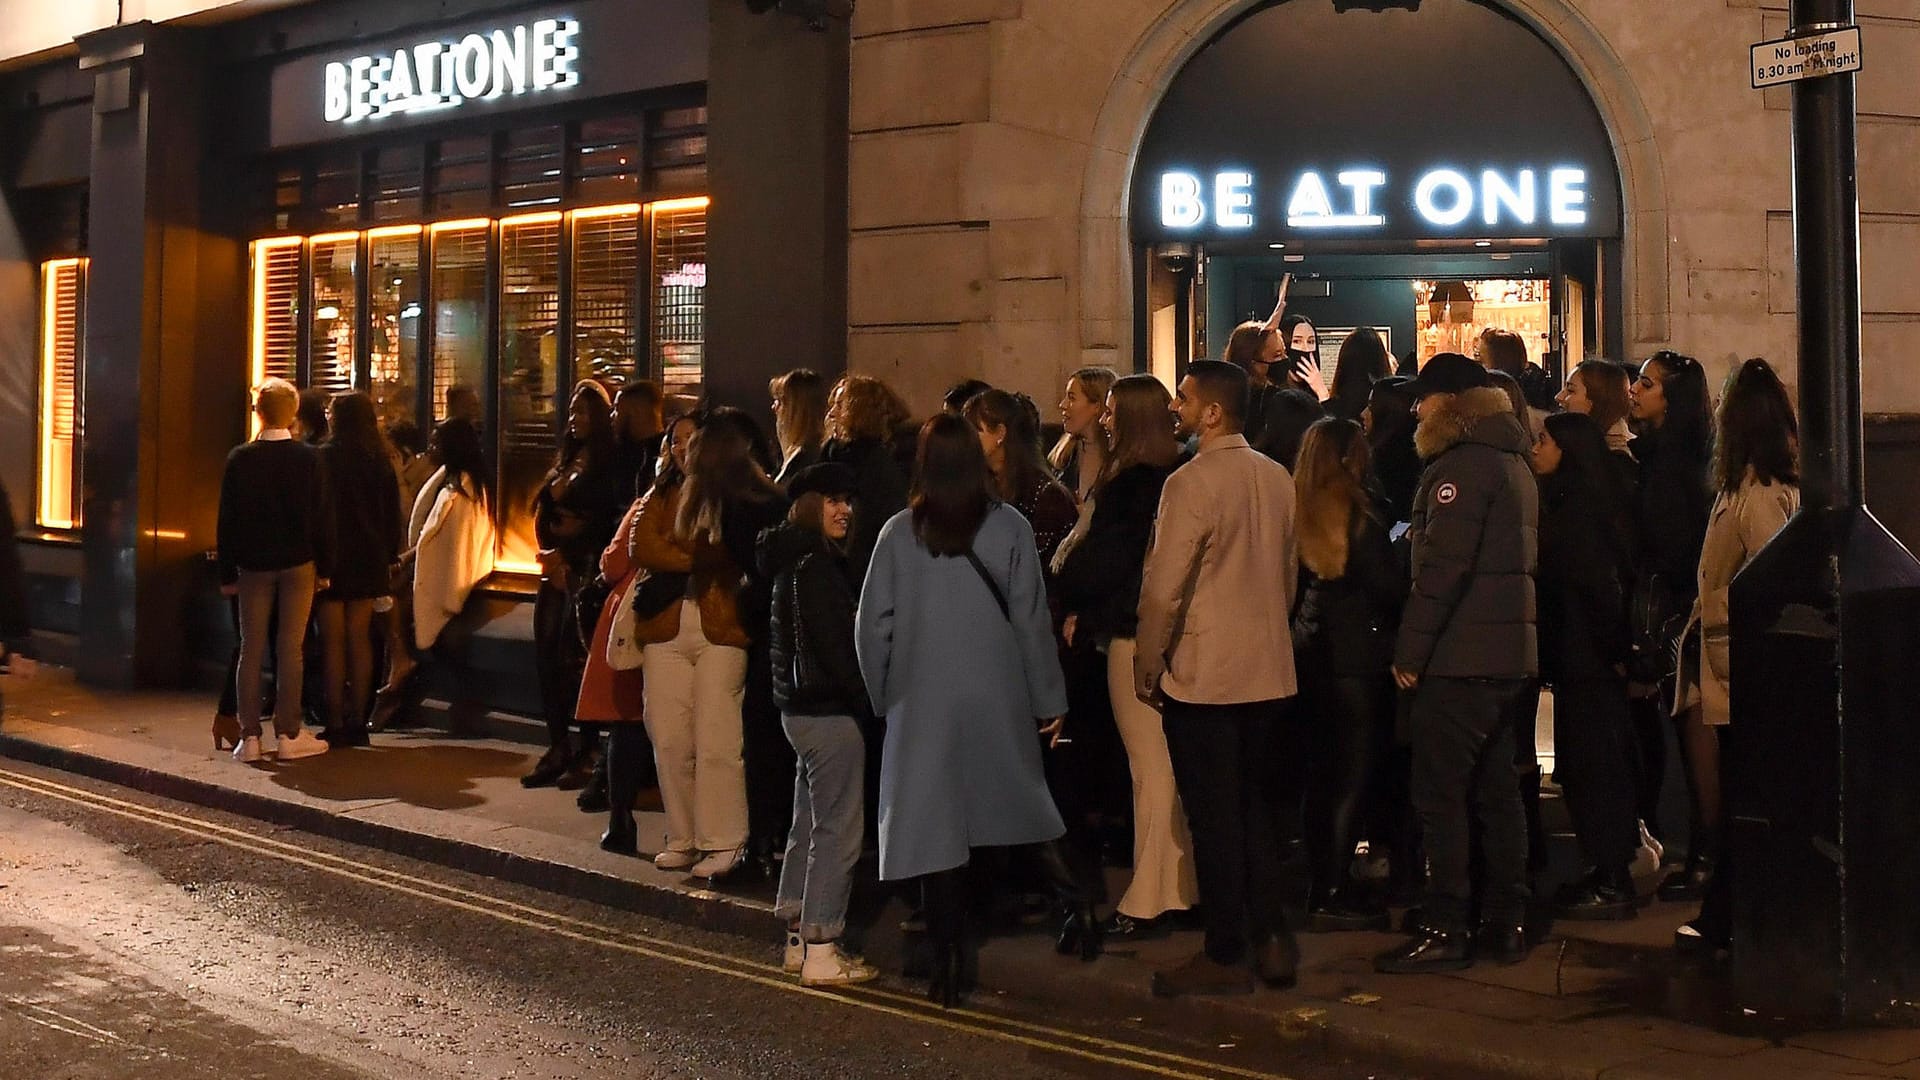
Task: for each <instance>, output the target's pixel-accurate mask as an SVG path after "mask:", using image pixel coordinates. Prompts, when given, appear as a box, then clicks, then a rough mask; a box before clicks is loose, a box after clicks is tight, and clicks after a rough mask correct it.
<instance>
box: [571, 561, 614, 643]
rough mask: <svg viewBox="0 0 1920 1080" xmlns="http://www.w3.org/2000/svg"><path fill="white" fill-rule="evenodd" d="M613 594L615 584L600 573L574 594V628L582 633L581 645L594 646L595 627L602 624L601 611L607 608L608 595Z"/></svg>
mask: <svg viewBox="0 0 1920 1080" xmlns="http://www.w3.org/2000/svg"><path fill="white" fill-rule="evenodd" d="M612 594H613V586H612V585H609V584H607V581H606V579H605V578H603V577H600V576H599V575H598V574H596V575H594V578H593V580H592V581H589V582H587V583H586V584H585V585H582V586H580V591H579V592H578V593H575V594H574V598H573V628H574V631H575V632H576V633H578V634H579V635H580V644H581V645H584V646H586V647H587V648H592V647H593V631H594V628H595V627H597V626H599V625H600V613H601V612H602V611H604V610H606V607H607V597H609V596H611V595H612Z"/></svg>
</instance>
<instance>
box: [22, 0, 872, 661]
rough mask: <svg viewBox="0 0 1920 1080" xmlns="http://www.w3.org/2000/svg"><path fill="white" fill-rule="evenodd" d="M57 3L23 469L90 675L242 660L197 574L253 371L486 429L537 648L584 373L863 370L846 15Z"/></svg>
mask: <svg viewBox="0 0 1920 1080" xmlns="http://www.w3.org/2000/svg"><path fill="white" fill-rule="evenodd" d="M149 6H151V5H149ZM48 7H49V6H48V5H38V4H28V3H18V4H13V3H9V4H5V5H0V23H6V24H7V25H8V27H9V29H8V31H7V36H6V37H4V38H0V43H4V44H5V45H6V46H7V47H9V48H13V49H17V50H32V51H31V52H29V53H28V54H26V55H16V56H13V57H11V58H0V440H4V445H3V446H0V463H4V464H3V466H0V467H4V475H3V476H0V479H4V481H5V483H6V486H7V488H8V489H9V491H10V492H11V493H12V495H13V498H14V501H15V505H16V511H17V516H18V517H19V519H20V520H21V521H22V522H23V523H25V524H27V525H28V526H29V530H28V533H27V536H26V539H27V541H28V543H27V549H28V550H27V558H26V561H27V563H28V569H29V577H30V583H31V586H32V590H33V596H34V606H35V620H36V625H37V626H38V627H40V628H42V629H44V630H46V631H49V632H50V640H51V641H52V642H53V643H55V645H56V646H66V647H67V651H70V653H71V658H72V659H73V661H74V662H75V664H76V666H77V667H78V668H79V670H80V673H81V675H82V677H83V678H86V679H89V680H90V681H95V682H100V683H106V684H134V683H140V684H163V685H164V684H171V683H179V682H183V681H204V679H205V678H206V677H207V675H208V674H209V673H214V672H218V671H219V670H221V669H222V668H223V666H224V661H223V660H222V657H223V655H224V653H225V651H226V648H227V642H228V641H229V640H230V636H231V632H230V628H229V627H228V625H227V620H226V617H225V614H224V611H223V605H222V604H221V603H220V601H219V600H218V597H217V590H216V589H215V587H214V586H215V583H214V581H213V580H212V578H211V577H210V576H209V573H208V565H207V561H206V556H207V552H208V549H209V548H210V547H211V546H212V543H213V531H214V526H215V513H216V509H217V503H218V498H217V496H218V488H219V478H220V473H221V466H222V462H223V460H224V457H225V454H226V452H227V449H228V448H229V447H231V446H232V445H233V444H234V443H236V442H239V441H241V440H243V439H245V438H246V437H248V435H249V433H250V431H251V427H250V424H251V420H250V417H249V415H248V388H249V387H250V386H253V385H255V384H257V383H258V382H259V381H260V380H262V379H263V378H266V377H269V376H279V377H283V378H287V379H290V380H292V381H294V382H295V383H297V384H298V385H300V386H302V387H312V388H318V389H320V390H324V391H337V390H342V389H347V388H356V389H361V390H365V391H367V392H368V393H369V394H371V395H372V397H373V398H374V400H375V403H376V407H377V409H378V410H379V412H380V414H381V417H382V419H383V421H385V423H386V425H387V426H388V428H389V430H398V429H400V428H401V427H403V426H405V425H411V426H413V427H415V428H417V429H420V430H425V429H426V428H428V427H430V426H431V425H432V424H433V423H435V422H437V421H439V420H441V419H443V418H445V417H446V416H447V415H448V414H449V411H450V410H461V411H470V412H471V413H472V414H473V416H474V418H475V419H477V420H478V421H479V422H480V423H481V424H482V426H483V428H484V430H485V431H486V432H487V433H488V446H489V451H490V454H491V456H492V465H493V470H494V477H493V479H494V482H495V490H496V498H495V503H496V515H497V517H498V518H499V520H498V522H497V524H498V527H499V533H500V537H501V541H500V550H499V551H498V553H497V561H498V565H499V567H500V572H499V573H497V574H496V575H495V577H494V579H493V581H491V582H490V583H489V588H488V590H487V596H486V600H485V602H487V603H491V604H493V605H495V607H496V609H497V611H498V614H499V616H500V617H499V618H497V619H495V620H494V621H495V623H497V624H498V626H497V628H496V629H495V633H496V634H498V635H500V636H502V637H503V638H505V639H506V640H508V641H512V640H513V639H516V638H525V637H526V636H528V635H527V633H526V630H527V615H528V613H527V611H526V607H527V605H526V604H525V603H524V602H523V601H524V600H525V598H526V597H527V595H528V594H529V589H530V587H531V585H532V584H533V580H534V575H535V574H537V570H538V567H537V563H536V562H535V559H534V555H535V552H534V544H533V539H532V523H531V501H532V498H533V495H534V493H535V492H536V491H537V489H538V486H539V484H540V482H541V479H542V477H543V475H544V474H545V473H546V471H547V469H548V468H549V467H550V466H551V464H552V460H553V456H554V452H555V447H556V445H557V441H558V436H559V433H560V427H561V425H562V424H563V423H564V417H565V414H566V400H567V397H568V396H569V393H570V390H571V387H572V385H573V384H574V383H575V382H576V381H578V380H581V379H585V378H597V379H599V380H601V381H602V382H603V383H605V384H607V385H608V386H609V387H617V386H618V385H619V384H621V383H623V382H625V381H628V380H632V379H637V378H652V379H656V380H658V381H660V382H662V383H664V384H665V386H666V389H667V390H668V391H669V392H670V393H673V394H678V395H683V396H685V397H687V398H707V399H710V400H714V401H724V402H730V403H736V404H741V405H747V406H752V407H758V408H762V409H764V408H765V405H766V383H767V380H768V379H769V378H770V377H772V376H773V375H775V374H777V373H779V372H780V371H783V370H785V369H787V368H789V367H794V366H810V367H816V368H820V369H823V370H828V371H837V370H839V369H841V368H842V367H843V366H844V359H843V343H844V327H845V325H846V321H845V299H844V296H845V291H844V290H845V273H844V270H843V269H842V267H843V265H844V252H845V243H844V237H845V231H846V226H845V211H844V206H845V200H844V187H845V184H844V179H843V176H844V158H845V152H846V149H845V148H846V128H845V115H846V106H845V72H846V63H847V60H846V36H845V28H844V24H842V25H841V26H840V27H839V29H838V32H837V33H836V32H834V29H833V28H832V27H829V28H828V30H827V31H825V32H816V31H814V30H811V29H809V28H808V27H806V26H805V25H804V24H803V23H802V22H801V21H800V20H797V19H790V18H785V17H756V16H755V15H754V14H753V12H752V11H751V10H749V9H748V7H747V6H746V5H744V4H740V3H737V2H733V0H728V2H720V0H714V2H712V3H709V2H708V0H658V2H655V3H649V4H647V5H644V7H643V8H636V7H634V6H633V5H630V4H626V3H624V2H621V0H576V2H570V3H551V2H546V3H533V4H528V3H500V2H474V0H469V2H454V3H435V4H408V3H399V4H395V3H385V2H370V0H337V2H330V3H315V4H304V5H294V6H281V7H278V8H275V9H273V10H270V11H268V12H266V13H264V14H263V13H260V12H259V10H258V8H256V7H254V6H251V5H247V6H237V5H236V6H228V5H221V4H199V5H173V8H174V9H177V10H168V11H166V12H159V11H142V12H135V13H131V15H129V17H128V19H127V20H126V21H121V22H119V23H116V24H112V25H101V26H88V25H83V24H82V23H83V22H84V15H83V13H79V12H76V11H74V10H70V9H63V10H65V11H66V14H65V15H62V16H61V17H59V18H55V17H54V16H53V13H51V12H49V11H46V10H44V9H46V8H48ZM13 8H19V9H22V18H21V19H18V20H15V19H13V18H12V16H13V14H14V12H13V11H12V10H10V9H13ZM28 8H32V9H35V10H34V11H32V12H28V11H26V10H25V9H28ZM141 14H145V15H147V16H148V18H145V19H142V18H139V16H140V15H141ZM36 17H37V20H38V21H36ZM75 20H80V22H76V21H75ZM717 106H724V110H723V111H722V110H720V109H717V108H716V107H717ZM717 111H720V112H722V117H721V118H716V115H715V114H716V112H717ZM710 268H711V271H710ZM710 328H711V329H710ZM723 353H724V354H725V355H728V356H730V357H732V359H731V360H730V361H729V362H728V363H726V364H717V363H714V362H713V359H712V358H713V357H714V356H716V355H719V354H723ZM522 651H524V650H522Z"/></svg>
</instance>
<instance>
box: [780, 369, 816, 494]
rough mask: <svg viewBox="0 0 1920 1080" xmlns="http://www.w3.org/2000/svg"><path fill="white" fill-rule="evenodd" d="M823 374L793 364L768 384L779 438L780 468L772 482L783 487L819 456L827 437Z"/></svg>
mask: <svg viewBox="0 0 1920 1080" xmlns="http://www.w3.org/2000/svg"><path fill="white" fill-rule="evenodd" d="M828 389H829V388H828V385H827V380H826V376H824V375H821V374H820V373H819V372H817V371H814V370H812V369H810V368H794V369H793V370H792V371H789V372H787V373H786V374H784V375H778V376H775V377H774V379H773V381H772V382H770V383H768V384H767V393H768V394H770V395H771V396H772V398H773V432H774V435H775V436H776V437H778V439H779V440H780V468H779V469H778V470H776V471H775V472H774V477H773V482H774V483H776V484H779V485H780V487H781V488H782V489H784V488H785V487H786V486H787V485H788V484H789V483H791V482H792V480H793V478H794V477H795V476H797V475H799V473H800V471H801V470H802V469H805V468H806V467H807V466H809V465H812V464H813V463H814V462H817V461H819V460H820V449H821V447H822V446H823V445H824V444H825V443H826V441H827V390H828Z"/></svg>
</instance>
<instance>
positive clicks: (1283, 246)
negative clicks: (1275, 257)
mask: <svg viewBox="0 0 1920 1080" xmlns="http://www.w3.org/2000/svg"><path fill="white" fill-rule="evenodd" d="M1267 246H1268V247H1270V248H1272V249H1273V250H1275V251H1280V250H1282V249H1284V248H1285V247H1286V246H1287V245H1285V244H1268V245H1267Z"/></svg>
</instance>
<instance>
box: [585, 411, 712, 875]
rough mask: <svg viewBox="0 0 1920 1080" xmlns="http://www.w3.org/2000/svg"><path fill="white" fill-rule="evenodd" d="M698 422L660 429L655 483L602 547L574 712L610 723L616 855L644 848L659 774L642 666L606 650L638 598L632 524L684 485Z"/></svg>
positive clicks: (607, 840)
mask: <svg viewBox="0 0 1920 1080" xmlns="http://www.w3.org/2000/svg"><path fill="white" fill-rule="evenodd" d="M696 427H697V425H696V423H695V421H694V419H693V418H692V417H689V416H682V417H679V418H677V419H676V420H674V422H673V423H671V424H669V425H667V429H666V431H664V432H662V439H661V446H660V457H659V460H658V461H656V462H655V463H653V464H652V465H649V466H647V467H646V472H647V473H648V475H651V476H652V477H654V480H653V485H652V487H651V488H649V490H648V492H647V493H646V494H643V495H641V496H640V497H639V498H637V499H635V500H634V501H633V504H632V505H631V506H629V507H628V509H627V512H626V514H625V516H623V517H622V518H621V519H620V528H619V530H618V531H617V532H615V533H614V536H613V542H612V543H610V544H608V545H607V549H606V550H605V551H603V552H601V553H600V579H601V582H602V584H603V585H604V586H605V589H606V593H607V598H606V600H605V601H604V602H603V603H602V604H601V609H600V617H599V619H598V620H597V621H596V622H595V624H594V629H593V637H592V639H591V641H590V642H589V643H588V646H587V665H586V670H585V671H584V672H583V673H582V675H581V678H580V701H579V702H578V704H576V705H575V706H574V716H575V717H576V718H577V719H578V720H579V721H580V722H581V723H582V724H605V725H607V729H608V730H607V769H606V772H607V831H606V832H605V833H603V834H602V835H601V837H600V847H601V848H602V849H603V850H605V851H611V852H613V853H614V854H616V855H637V854H639V831H638V829H637V827H636V825H635V822H634V819H633V808H634V805H635V804H636V803H637V802H638V800H639V796H640V792H641V790H642V789H643V788H646V787H650V786H652V785H653V784H655V783H656V782H657V781H658V777H656V776H655V775H654V763H653V743H652V742H651V741H649V740H648V738H647V727H646V724H645V723H644V718H645V716H646V696H645V688H646V683H645V681H644V677H643V674H642V670H641V669H640V668H638V667H633V668H627V669H624V670H616V669H615V668H614V667H613V665H612V664H611V663H610V662H609V660H608V657H607V646H608V643H609V641H610V640H611V639H612V637H613V630H614V624H615V623H616V621H618V620H619V618H620V617H621V616H622V614H623V612H622V611H621V610H620V609H621V605H631V604H632V603H633V594H632V591H631V590H632V586H633V583H634V579H635V577H637V576H638V575H639V573H640V565H639V563H638V562H637V561H636V560H635V558H634V531H635V529H636V528H638V526H639V523H640V517H641V515H642V513H644V512H645V510H646V506H647V500H648V499H649V498H650V497H651V496H652V493H653V491H654V490H661V491H667V490H672V489H676V488H678V487H679V486H680V485H681V484H682V483H684V482H685V481H686V477H687V444H688V443H689V442H690V441H691V440H692V439H693V433H694V431H695V429H696Z"/></svg>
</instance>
